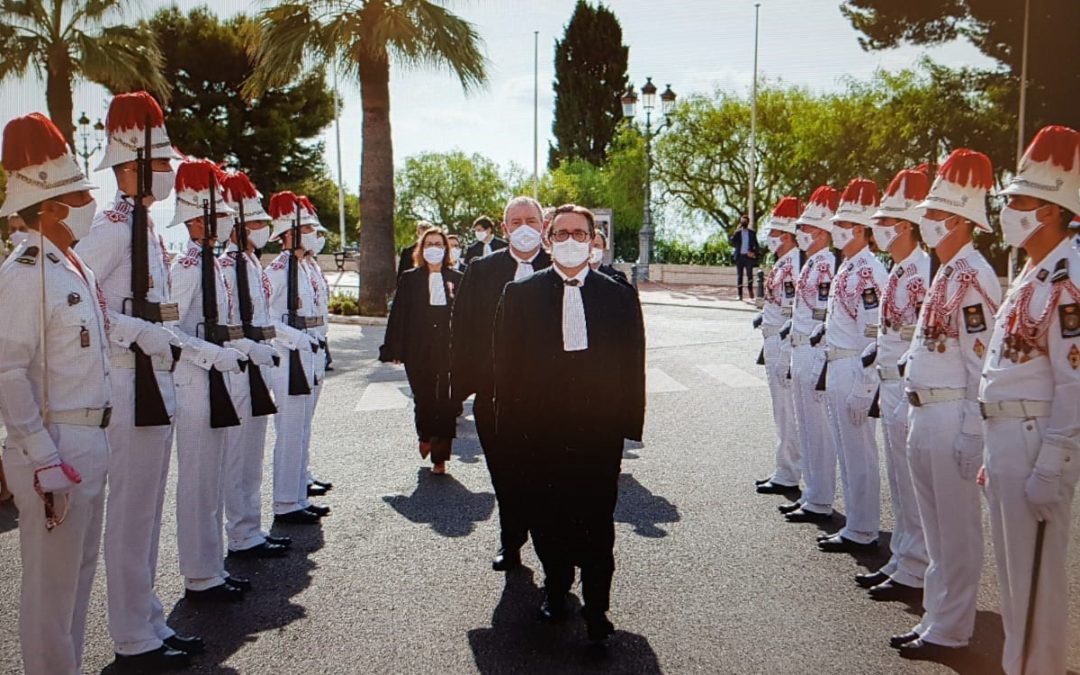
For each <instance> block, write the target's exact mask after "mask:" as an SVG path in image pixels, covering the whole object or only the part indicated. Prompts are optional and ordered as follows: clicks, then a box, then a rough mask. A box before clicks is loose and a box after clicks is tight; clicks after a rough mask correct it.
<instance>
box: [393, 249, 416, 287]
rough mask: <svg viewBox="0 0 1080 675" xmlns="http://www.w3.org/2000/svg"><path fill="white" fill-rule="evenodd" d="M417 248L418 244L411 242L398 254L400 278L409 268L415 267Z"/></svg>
mask: <svg viewBox="0 0 1080 675" xmlns="http://www.w3.org/2000/svg"><path fill="white" fill-rule="evenodd" d="M415 250H416V244H415V243H413V244H409V245H408V246H406V247H405V248H403V249H401V252H400V253H399V254H398V264H397V275H398V279H400V278H401V275H402V274H405V273H406V272H408V271H409V270H411V269H413V251H415Z"/></svg>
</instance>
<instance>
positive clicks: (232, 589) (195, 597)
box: [184, 584, 244, 602]
mask: <svg viewBox="0 0 1080 675" xmlns="http://www.w3.org/2000/svg"><path fill="white" fill-rule="evenodd" d="M184 599H185V600H187V601H188V602H240V601H241V600H243V599H244V592H243V591H242V590H240V589H239V588H237V587H236V586H231V585H229V584H221V585H219V586H214V587H213V588H208V589H206V590H205V591H193V590H191V589H190V588H189V589H187V590H185V591H184Z"/></svg>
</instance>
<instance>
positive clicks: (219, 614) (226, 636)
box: [101, 525, 323, 675]
mask: <svg viewBox="0 0 1080 675" xmlns="http://www.w3.org/2000/svg"><path fill="white" fill-rule="evenodd" d="M274 534H276V535H279V536H288V537H292V540H293V545H292V550H291V551H290V553H289V556H288V557H286V558H280V559H272V560H236V561H234V560H227V561H226V567H227V568H228V571H229V573H230V574H231V575H233V576H235V577H237V578H242V579H249V580H250V581H251V586H252V588H251V590H250V591H248V592H247V595H246V597H245V598H244V600H243V601H242V602H238V603H235V604H223V605H194V604H191V603H188V602H186V601H185V600H183V599H181V600H180V601H179V602H177V603H176V605H175V606H174V607H173V610H172V612H171V613H170V614H169V619H168V622H169V626H171V627H172V628H173V629H174V630H176V632H177V633H179V634H181V635H198V636H200V637H202V638H203V639H204V640H205V641H206V653H205V654H201V655H199V656H195V657H193V659H192V664H193V665H192V668H191V670H190V671H189V672H213V673H224V674H232V673H237V672H238V671H236V670H235V669H233V668H229V667H227V666H222V665H221V664H222V663H224V662H225V661H226V660H228V658H229V657H230V656H232V655H233V654H235V653H236V652H238V651H239V650H240V649H241V648H243V647H244V646H245V645H247V644H249V643H251V642H254V641H256V640H258V639H259V638H258V634H259V633H263V632H266V631H272V630H281V629H283V628H284V627H285V626H288V625H289V624H290V623H292V622H294V621H296V620H298V619H302V618H304V617H305V616H307V610H306V609H305V608H304V607H303V606H302V605H298V604H295V603H293V602H292V601H291V598H292V597H293V596H295V595H297V594H299V593H301V592H302V591H303V590H304V589H306V588H307V587H308V586H309V585H310V584H311V576H312V575H311V573H312V570H313V569H314V568H315V563H314V562H313V561H312V560H311V559H310V558H309V557H308V556H309V555H310V554H311V553H313V552H315V551H318V550H319V549H320V548H322V546H323V533H322V528H321V527H317V526H310V525H307V526H305V525H295V526H288V527H276V528H274ZM101 672H102V675H105V674H106V673H113V672H116V671H115V669H114V668H113V667H112V666H109V667H107V668H105V670H103V671H101Z"/></svg>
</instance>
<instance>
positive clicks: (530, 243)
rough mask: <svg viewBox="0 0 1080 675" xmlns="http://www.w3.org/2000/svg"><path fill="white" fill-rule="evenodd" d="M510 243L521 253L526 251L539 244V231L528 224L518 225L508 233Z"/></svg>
mask: <svg viewBox="0 0 1080 675" xmlns="http://www.w3.org/2000/svg"><path fill="white" fill-rule="evenodd" d="M510 243H511V244H513V245H514V248H516V249H517V250H519V251H521V252H522V253H528V252H529V251H532V250H533V249H535V248H536V247H537V246H539V245H540V233H539V232H537V231H536V230H534V229H533V228H532V227H530V226H529V225H519V226H518V229H516V230H514V231H513V232H511V233H510ZM586 255H588V253H586Z"/></svg>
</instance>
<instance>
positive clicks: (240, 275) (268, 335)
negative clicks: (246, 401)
mask: <svg viewBox="0 0 1080 675" xmlns="http://www.w3.org/2000/svg"><path fill="white" fill-rule="evenodd" d="M236 209H237V212H236V227H235V232H236V245H237V248H238V250H237V252H236V300H237V304H239V306H240V325H241V326H242V327H243V330H244V337H246V338H247V339H249V340H253V341H255V342H264V341H267V340H272V339H273V338H274V336H275V333H274V327H273V326H255V325H253V324H252V323H251V320H252V317H253V315H254V313H255V308H254V306H253V305H252V304H251V287H250V286H248V260H247V245H248V237H247V224H246V223H245V222H244V200H243V198H242V197H238V198H237V200H236ZM277 362H278V357H277V355H276V354H275V355H274V365H277ZM247 373H248V388H249V390H250V391H251V416H252V417H263V416H264V415H273V414H274V413H276V412H277V406H276V405H274V397H273V396H271V395H270V389H269V388H268V387H267V386H266V381H265V380H264V379H263V376H262V372H261V371H260V370H259V367H258V366H256V365H255V364H254V363H249V364H248V368H247Z"/></svg>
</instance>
